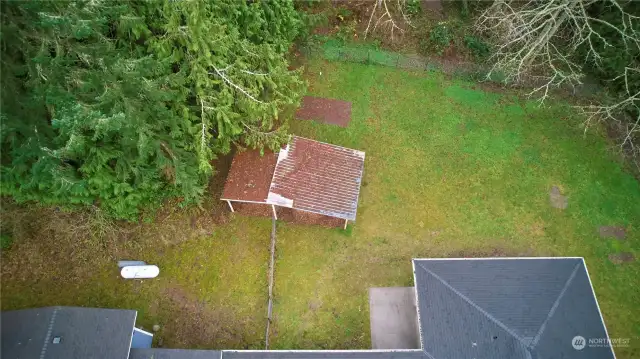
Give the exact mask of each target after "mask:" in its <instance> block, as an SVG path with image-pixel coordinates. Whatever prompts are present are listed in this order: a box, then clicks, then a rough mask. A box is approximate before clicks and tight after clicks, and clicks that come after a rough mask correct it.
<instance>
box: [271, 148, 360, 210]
mask: <svg viewBox="0 0 640 359" xmlns="http://www.w3.org/2000/svg"><path fill="white" fill-rule="evenodd" d="M363 170H364V152H362V151H358V150H352V149H349V148H345V147H340V146H336V145H330V144H328V143H323V142H318V141H314V140H310V139H307V138H302V137H296V136H294V137H293V139H292V141H291V142H290V143H289V145H288V146H287V147H286V148H284V149H282V150H280V154H279V155H278V163H277V165H276V170H275V173H274V175H273V180H272V181H271V188H270V190H269V196H268V197H267V202H268V203H271V204H276V205H279V206H283V207H290V208H294V209H299V210H303V211H308V212H313V213H318V214H324V215H327V216H331V217H338V218H342V219H348V220H355V219H356V210H357V208H358V196H359V194H360V182H361V181H362V172H363Z"/></svg>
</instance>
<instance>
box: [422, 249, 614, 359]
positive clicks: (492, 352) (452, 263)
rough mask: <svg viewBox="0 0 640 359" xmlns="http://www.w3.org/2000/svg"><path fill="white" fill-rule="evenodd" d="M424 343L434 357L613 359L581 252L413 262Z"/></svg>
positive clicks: (426, 350) (437, 358)
mask: <svg viewBox="0 0 640 359" xmlns="http://www.w3.org/2000/svg"><path fill="white" fill-rule="evenodd" d="M414 273H415V280H416V283H415V284H416V291H417V296H418V312H419V318H420V331H421V337H422V339H421V340H422V346H423V348H424V350H425V352H426V353H427V354H428V355H430V356H431V357H432V358H434V359H444V358H476V359H482V358H487V359H495V358H509V359H520V358H522V359H546V358H549V359H551V358H567V359H570V358H581V359H596V358H597V359H606V358H613V354H612V352H611V349H609V348H606V347H604V348H603V347H599V348H592V347H586V348H584V349H582V350H576V349H574V348H573V347H572V345H571V341H572V339H573V337H574V336H578V335H580V336H583V337H585V338H607V334H606V330H605V327H604V323H603V322H602V319H601V316H600V311H599V309H598V306H597V303H596V299H595V296H594V294H593V291H592V289H591V284H590V282H589V278H588V274H587V271H586V267H585V265H584V261H583V260H582V259H581V258H536V259H524V258H520V259H466V260H465V259H462V260H451V259H423V260H421V259H417V260H414Z"/></svg>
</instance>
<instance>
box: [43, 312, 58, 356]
mask: <svg viewBox="0 0 640 359" xmlns="http://www.w3.org/2000/svg"><path fill="white" fill-rule="evenodd" d="M60 309H61V307H59V306H55V307H53V312H52V313H51V319H49V326H48V327H47V333H46V335H45V337H44V343H42V350H41V351H40V359H44V356H45V355H46V354H47V347H48V346H49V339H51V333H52V332H53V326H54V325H55V323H56V315H58V310H60Z"/></svg>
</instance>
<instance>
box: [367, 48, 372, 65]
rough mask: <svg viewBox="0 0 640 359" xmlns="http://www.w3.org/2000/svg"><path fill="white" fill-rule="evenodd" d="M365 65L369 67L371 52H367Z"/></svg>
mask: <svg viewBox="0 0 640 359" xmlns="http://www.w3.org/2000/svg"><path fill="white" fill-rule="evenodd" d="M367 65H371V50H367Z"/></svg>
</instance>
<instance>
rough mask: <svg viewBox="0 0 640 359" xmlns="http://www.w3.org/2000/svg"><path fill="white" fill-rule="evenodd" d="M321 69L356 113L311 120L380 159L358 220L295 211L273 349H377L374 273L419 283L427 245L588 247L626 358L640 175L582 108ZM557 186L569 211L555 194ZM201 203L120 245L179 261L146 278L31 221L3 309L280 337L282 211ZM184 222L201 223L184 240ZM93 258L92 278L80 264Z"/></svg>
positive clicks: (571, 252)
mask: <svg viewBox="0 0 640 359" xmlns="http://www.w3.org/2000/svg"><path fill="white" fill-rule="evenodd" d="M306 74H307V75H306V76H307V77H308V79H309V81H310V85H311V88H310V94H311V95H313V96H321V97H329V98H337V99H343V100H347V101H351V102H352V103H353V107H352V120H351V123H350V125H349V127H348V128H340V127H337V126H331V125H321V124H317V123H314V122H311V121H304V122H296V123H295V124H293V131H294V133H296V134H298V135H301V136H306V137H311V138H315V139H317V140H320V141H325V142H329V143H334V144H337V145H342V146H347V147H352V148H357V149H360V150H363V151H366V160H365V174H364V178H363V184H362V192H361V197H360V203H359V209H358V218H357V223H356V224H355V225H354V226H353V227H351V228H350V229H349V230H348V231H346V232H345V231H342V230H338V229H334V230H332V229H326V228H320V227H313V226H301V225H292V224H285V223H278V246H277V258H276V281H275V288H274V290H275V296H276V299H275V306H274V316H275V321H274V324H273V326H272V337H271V343H272V346H271V347H272V348H273V349H299V348H305V349H320V348H331V349H358V348H360V349H367V348H370V333H369V312H368V310H369V308H368V288H369V287H373V286H409V285H412V284H413V277H412V273H411V262H410V260H411V258H413V257H459V256H503V255H507V256H583V257H585V260H586V263H587V267H588V269H589V271H590V274H591V279H592V281H593V284H594V287H595V291H596V294H597V297H598V300H599V303H600V306H601V308H602V312H603V315H604V317H605V321H606V324H607V328H608V329H609V332H610V335H611V337H612V338H617V337H621V338H632V340H631V348H626V349H625V348H620V349H618V350H616V353H617V355H618V357H619V358H631V357H632V356H633V353H634V352H635V353H637V350H638V346H639V345H640V341H639V339H640V319H638V316H637V314H638V303H640V280H639V279H638V278H639V275H640V262H639V261H638V260H636V261H634V262H630V263H624V264H621V265H614V264H613V263H611V262H610V261H609V259H608V258H607V257H608V255H609V254H612V253H619V252H631V253H633V254H634V255H635V257H636V258H638V257H640V186H639V185H638V182H637V181H636V180H635V179H633V178H632V177H631V175H629V174H627V173H626V172H624V171H623V170H622V169H621V167H620V164H619V163H617V162H616V161H615V160H614V158H613V156H608V155H607V151H606V148H607V146H608V143H607V142H606V140H604V139H603V138H602V137H601V136H600V135H599V134H596V133H587V135H586V137H585V136H583V132H582V129H581V128H579V127H578V126H577V125H576V124H577V123H579V119H577V118H574V117H573V116H574V115H573V112H572V110H571V108H570V107H569V106H567V105H565V104H563V103H550V104H549V106H547V107H545V108H540V107H538V106H537V105H536V104H535V103H534V102H529V101H525V100H522V99H521V98H519V97H517V96H515V95H513V94H509V93H504V94H502V93H496V92H486V91H483V90H482V89H481V88H480V87H479V86H477V85H476V84H473V83H467V82H463V81H457V80H450V79H448V78H447V77H445V76H444V75H442V74H440V73H437V72H424V71H416V72H407V71H402V70H397V69H393V68H385V67H377V66H366V65H361V64H355V63H336V62H326V61H320V60H313V61H311V62H310V63H309V64H308V65H307V71H306ZM554 185H556V186H558V187H560V188H561V190H562V192H563V194H564V195H567V196H568V198H569V205H568V208H567V209H565V210H559V209H554V208H551V206H550V205H549V190H550V188H551V186H554ZM215 195H216V194H212V196H215ZM222 208H223V207H222ZM219 210H221V211H224V210H223V209H219ZM224 213H226V211H225V212H224ZM189 216H190V215H186V214H181V213H176V214H175V216H174V217H172V218H171V220H167V221H158V222H157V223H155V224H153V225H149V226H144V227H141V228H143V229H140V230H138V231H136V232H135V233H134V234H132V235H131V236H130V238H128V239H127V241H128V242H127V243H133V244H132V245H131V248H129V249H127V250H124V251H122V253H123V255H124V254H126V255H128V256H130V257H129V258H118V259H141V260H145V261H147V262H149V263H154V264H158V265H159V267H160V268H161V274H160V277H159V278H157V279H154V280H147V281H141V282H133V281H128V282H125V281H123V280H121V279H119V277H118V273H117V269H114V266H115V259H114V258H111V257H109V258H107V257H103V256H99V255H98V256H96V258H95V259H91V258H90V256H89V257H88V256H79V257H77V258H76V256H71V259H72V260H71V261H68V260H66V259H67V258H66V257H65V256H63V255H61V254H51V253H53V252H55V251H57V249H56V248H57V247H56V237H55V236H53V235H52V234H51V233H54V232H51V231H49V232H47V231H44V232H43V231H35V232H34V233H44V234H43V235H42V236H39V237H33V236H32V238H30V239H29V240H26V239H24V238H18V237H17V236H14V237H13V238H14V241H13V244H12V246H11V248H10V249H9V250H7V251H6V252H5V253H3V254H2V259H3V267H2V285H3V288H2V289H3V293H2V309H3V310H6V309H14V308H23V307H31V306H43V305H85V306H104V307H117V308H132V309H137V310H139V311H140V313H139V321H140V322H141V323H142V325H143V326H144V327H145V328H150V327H151V325H153V324H155V323H159V324H161V325H162V329H161V331H160V332H159V333H158V335H157V336H156V337H157V338H162V339H163V342H164V343H163V344H164V346H165V347H177V348H181V347H199V348H227V349H230V348H262V345H263V339H264V338H263V337H264V333H263V331H264V325H265V322H264V320H265V319H264V318H265V315H266V291H267V275H266V271H267V263H268V256H269V233H270V222H269V220H267V219H258V218H248V217H238V216H229V217H230V219H228V220H225V221H223V222H221V223H218V224H215V225H212V227H211V228H212V229H211V230H210V231H205V232H202V233H200V232H198V231H199V229H196V228H192V227H193V226H190V225H189V221H190V220H191V219H190V217H189ZM225 216H227V215H226V214H225ZM601 225H618V226H624V227H626V240H624V241H618V240H615V239H602V238H600V237H599V235H598V227H599V226H601ZM181 231H182V232H188V231H193V232H197V233H198V234H197V235H196V236H195V239H191V240H188V241H181V242H178V243H173V242H172V241H171V236H175V235H179V234H180V232H181ZM25 237H28V236H26V235H25ZM154 237H155V238H154ZM154 239H155V240H154ZM57 246H58V247H60V246H62V247H64V246H65V244H64V243H58V244H57ZM78 250H79V251H83V250H84V251H85V252H86V251H91V250H92V249H87V248H85V249H78ZM62 252H63V253H66V252H64V251H62ZM102 252H103V250H97V251H96V253H102ZM87 258H90V259H87ZM25 268H28V269H31V268H35V270H33V271H31V272H29V270H25ZM78 269H81V270H82V271H83V272H86V273H88V274H87V276H86V278H83V277H82V276H73V277H71V278H69V277H68V276H66V275H65V273H67V272H68V271H69V270H73V271H77V270H78Z"/></svg>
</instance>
